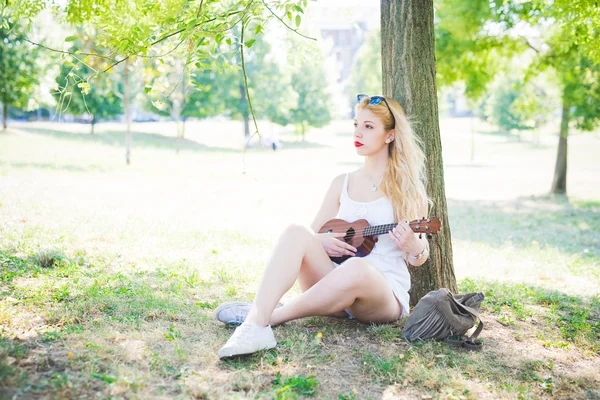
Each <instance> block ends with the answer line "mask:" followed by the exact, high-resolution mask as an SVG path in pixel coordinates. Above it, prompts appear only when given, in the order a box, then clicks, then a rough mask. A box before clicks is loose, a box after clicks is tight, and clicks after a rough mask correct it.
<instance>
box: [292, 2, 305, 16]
mask: <svg viewBox="0 0 600 400" xmlns="http://www.w3.org/2000/svg"><path fill="white" fill-rule="evenodd" d="M292 8H293V9H294V10H296V11H298V12H301V13H302V14H304V10H303V9H302V7H300V6H299V5H296V4H294V5H293V6H292Z"/></svg>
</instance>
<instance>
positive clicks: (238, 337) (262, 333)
mask: <svg viewBox="0 0 600 400" xmlns="http://www.w3.org/2000/svg"><path fill="white" fill-rule="evenodd" d="M275 346H277V341H276V340H275V336H274V335H273V329H271V326H270V325H267V326H264V327H263V326H259V325H256V324H253V323H251V322H248V323H243V324H242V325H240V326H238V327H237V328H235V332H233V335H231V337H230V338H229V340H228V341H227V343H225V346H223V347H221V350H219V358H225V357H235V356H241V355H244V354H252V353H255V352H257V351H259V350H268V349H272V348H274V347H275Z"/></svg>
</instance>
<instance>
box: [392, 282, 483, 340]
mask: <svg viewBox="0 0 600 400" xmlns="http://www.w3.org/2000/svg"><path fill="white" fill-rule="evenodd" d="M483 299H484V295H483V293H481V292H479V293H466V294H452V293H451V292H450V291H449V290H448V289H446V288H441V289H439V290H435V291H433V292H429V293H427V294H426V295H425V296H424V297H423V298H422V299H421V300H419V302H418V303H417V305H416V306H415V308H414V309H413V311H412V313H411V314H410V315H409V316H408V319H407V320H406V324H405V325H404V328H403V329H402V336H404V338H405V339H406V340H408V341H409V342H413V341H416V340H426V339H438V340H444V341H445V342H446V343H447V344H448V345H450V346H453V347H462V348H464V349H467V350H476V351H477V350H481V347H482V343H481V341H475V338H477V336H479V333H481V330H482V329H483V321H481V319H480V318H479V307H480V306H481V302H482V301H483ZM477 320H479V324H478V326H477V329H475V332H473V334H472V335H470V336H468V337H466V336H464V335H465V334H466V333H467V331H468V330H469V329H471V328H472V327H473V326H474V325H475V323H476V322H477Z"/></svg>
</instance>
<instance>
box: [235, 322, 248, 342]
mask: <svg viewBox="0 0 600 400" xmlns="http://www.w3.org/2000/svg"><path fill="white" fill-rule="evenodd" d="M251 329H252V326H251V325H249V324H246V325H244V324H242V325H240V326H239V327H237V328H236V330H235V333H234V334H233V336H232V337H231V338H230V339H229V340H231V341H232V342H236V341H240V340H242V341H246V339H247V337H248V333H249V332H250V330H251Z"/></svg>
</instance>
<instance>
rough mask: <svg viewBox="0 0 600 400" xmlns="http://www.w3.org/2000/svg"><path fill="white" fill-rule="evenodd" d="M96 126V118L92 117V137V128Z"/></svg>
mask: <svg viewBox="0 0 600 400" xmlns="http://www.w3.org/2000/svg"><path fill="white" fill-rule="evenodd" d="M95 126H96V116H95V115H92V135H93V134H94V127H95Z"/></svg>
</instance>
